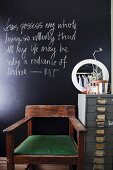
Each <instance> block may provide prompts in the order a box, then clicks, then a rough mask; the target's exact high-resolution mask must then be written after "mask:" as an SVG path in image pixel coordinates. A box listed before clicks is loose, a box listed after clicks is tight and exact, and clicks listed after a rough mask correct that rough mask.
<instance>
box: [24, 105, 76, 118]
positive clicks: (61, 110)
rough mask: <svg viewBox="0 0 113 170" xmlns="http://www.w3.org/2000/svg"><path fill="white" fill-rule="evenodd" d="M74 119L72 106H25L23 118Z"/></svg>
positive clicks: (73, 107)
mask: <svg viewBox="0 0 113 170" xmlns="http://www.w3.org/2000/svg"><path fill="white" fill-rule="evenodd" d="M27 116H33V117H75V106H74V105H27V106H26V109H25V117H27Z"/></svg>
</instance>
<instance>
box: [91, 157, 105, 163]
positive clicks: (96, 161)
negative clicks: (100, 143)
mask: <svg viewBox="0 0 113 170" xmlns="http://www.w3.org/2000/svg"><path fill="white" fill-rule="evenodd" d="M93 163H95V164H103V163H104V157H103V158H94V160H93Z"/></svg>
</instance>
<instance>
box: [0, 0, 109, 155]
mask: <svg viewBox="0 0 113 170" xmlns="http://www.w3.org/2000/svg"><path fill="white" fill-rule="evenodd" d="M110 43H111V33H110V0H85V1H83V0H56V1H55V0H18V1H17V0H10V1H7V0H0V156H2V155H4V154H5V137H4V134H3V132H2V130H3V129H4V128H5V127H7V126H8V125H11V124H12V123H14V122H15V121H17V120H19V119H20V118H22V117H24V109H25V106H26V105H28V104H75V105H77V94H78V91H77V89H76V88H75V87H74V86H73V84H72V81H71V73H72V69H73V68H74V66H75V65H76V64H77V63H78V62H79V61H81V60H84V59H88V58H92V59H93V52H94V51H95V50H98V49H99V48H100V47H101V48H102V49H103V51H101V52H99V53H97V55H96V57H97V59H98V60H99V61H101V62H102V63H104V64H105V65H106V67H107V68H108V70H109V73H110V65H111V49H110Z"/></svg>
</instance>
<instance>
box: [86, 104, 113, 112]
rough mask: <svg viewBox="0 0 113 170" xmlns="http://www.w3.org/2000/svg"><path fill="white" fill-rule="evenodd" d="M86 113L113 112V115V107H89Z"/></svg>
mask: <svg viewBox="0 0 113 170" xmlns="http://www.w3.org/2000/svg"><path fill="white" fill-rule="evenodd" d="M86 112H90V113H92V112H93V113H94V112H100V113H101V112H102V113H103V112H107V113H108V112H112V113H113V105H109V106H108V105H101V106H100V105H90V106H88V107H87V110H86Z"/></svg>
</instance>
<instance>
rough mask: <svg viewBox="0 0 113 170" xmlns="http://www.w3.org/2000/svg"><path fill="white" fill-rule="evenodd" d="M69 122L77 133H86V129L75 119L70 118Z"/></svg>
mask: <svg viewBox="0 0 113 170" xmlns="http://www.w3.org/2000/svg"><path fill="white" fill-rule="evenodd" d="M69 120H70V122H71V124H72V125H73V127H74V128H75V130H76V131H77V132H86V131H87V130H86V128H85V127H84V126H83V125H82V124H81V123H80V122H79V121H78V120H77V119H76V118H75V117H70V118H69Z"/></svg>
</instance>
